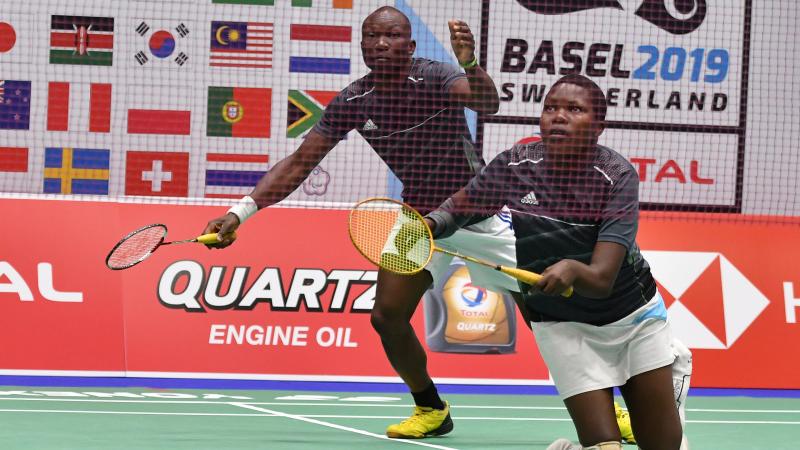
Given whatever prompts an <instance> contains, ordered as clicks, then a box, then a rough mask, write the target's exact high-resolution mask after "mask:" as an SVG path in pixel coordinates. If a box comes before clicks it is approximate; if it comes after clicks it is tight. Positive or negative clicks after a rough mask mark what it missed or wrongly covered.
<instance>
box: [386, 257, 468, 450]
mask: <svg viewBox="0 0 800 450" xmlns="http://www.w3.org/2000/svg"><path fill="white" fill-rule="evenodd" d="M431 281H432V278H431V275H430V273H428V272H427V271H425V270H423V271H422V272H420V273H418V274H416V275H397V274H393V273H391V272H388V271H385V270H379V271H378V283H377V293H376V296H375V305H374V306H373V308H372V316H371V322H372V326H373V328H374V329H375V331H377V332H378V334H379V335H380V338H381V344H382V345H383V349H384V351H385V352H386V356H387V358H389V362H390V363H391V364H392V367H393V368H394V369H395V371H396V372H397V374H398V375H400V378H402V379H403V381H404V382H405V383H406V385H408V387H409V389H410V390H411V395H412V396H413V397H414V402H415V403H416V405H417V406H416V407H415V408H414V413H413V414H412V416H411V417H410V418H408V419H406V420H404V421H403V422H400V423H398V424H394V425H390V426H389V427H388V428H387V429H386V434H387V436H389V437H392V438H422V437H426V436H435V435H441V434H445V433H448V432H450V431H451V430H452V429H453V422H452V420H451V419H450V410H449V406H448V405H447V404H446V403H445V402H443V401H442V399H441V398H440V397H439V394H438V392H437V391H436V386H435V385H434V384H433V381H432V380H431V378H430V376H429V375H428V369H427V362H428V359H427V356H426V355H425V350H424V349H423V347H422V344H421V343H420V342H419V339H417V335H416V333H415V332H414V329H413V328H412V327H411V316H412V315H413V314H414V310H415V309H416V308H417V304H419V301H420V298H421V297H422V294H423V293H424V292H425V290H426V289H427V288H428V286H430V284H431Z"/></svg>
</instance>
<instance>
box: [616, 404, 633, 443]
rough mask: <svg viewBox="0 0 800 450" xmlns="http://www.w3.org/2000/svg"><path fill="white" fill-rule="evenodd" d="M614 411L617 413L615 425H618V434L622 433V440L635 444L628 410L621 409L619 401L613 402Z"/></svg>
mask: <svg viewBox="0 0 800 450" xmlns="http://www.w3.org/2000/svg"><path fill="white" fill-rule="evenodd" d="M614 412H615V413H616V415H617V426H618V427H619V434H621V435H622V442H624V443H626V444H635V443H636V438H634V437H633V428H631V416H629V415H628V411H627V410H624V409H622V407H620V406H619V403H617V402H614Z"/></svg>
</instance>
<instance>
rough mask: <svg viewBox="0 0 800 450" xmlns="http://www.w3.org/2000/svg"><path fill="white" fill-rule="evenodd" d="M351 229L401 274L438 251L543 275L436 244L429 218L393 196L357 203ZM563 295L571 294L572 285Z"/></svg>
mask: <svg viewBox="0 0 800 450" xmlns="http://www.w3.org/2000/svg"><path fill="white" fill-rule="evenodd" d="M349 231H350V240H351V241H353V245H355V247H356V249H357V250H358V251H359V252H360V253H361V254H362V255H364V257H365V258H367V259H368V260H370V261H371V262H372V263H374V264H376V265H377V266H379V267H381V268H383V269H386V270H388V271H390V272H394V273H398V274H403V275H412V274H415V273H419V272H420V271H422V269H424V268H425V265H427V264H428V262H429V261H430V260H431V257H432V256H433V252H435V251H436V252H441V253H445V254H448V255H451V256H457V257H459V258H461V259H463V260H465V261H470V262H473V263H476V264H481V265H484V266H487V267H491V268H493V269H495V270H497V271H500V272H503V273H505V274H506V275H508V276H510V277H513V278H515V279H517V280H519V281H522V282H524V283H527V284H529V285H531V286H535V285H536V284H537V283H538V282H539V281H540V280H541V279H542V276H541V275H539V274H537V273H534V272H530V271H527V270H522V269H517V268H516V267H507V266H502V265H499V264H494V263H491V262H489V261H484V260H482V259H478V258H473V257H471V256H466V255H462V254H460V253H457V252H452V251H450V250H445V249H442V248H439V247H436V246H435V244H434V241H433V234H432V233H431V230H430V227H428V225H427V223H425V218H424V217H422V215H420V213H419V212H417V211H416V210H415V209H413V208H412V207H410V206H408V205H406V204H405V203H402V202H399V201H396V200H393V199H390V198H370V199H366V200H362V201H361V202H359V203H358V204H356V206H355V207H353V210H352V211H350V219H349ZM561 295H562V296H564V297H570V296H571V295H572V287H568V288H567V289H566V290H565V291H564V292H562V293H561Z"/></svg>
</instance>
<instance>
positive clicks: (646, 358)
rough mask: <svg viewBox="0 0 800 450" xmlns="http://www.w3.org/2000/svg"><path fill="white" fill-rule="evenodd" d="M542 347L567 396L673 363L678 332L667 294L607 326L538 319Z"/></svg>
mask: <svg viewBox="0 0 800 450" xmlns="http://www.w3.org/2000/svg"><path fill="white" fill-rule="evenodd" d="M531 324H532V326H533V333H534V334H535V335H536V344H537V345H538V347H539V352H540V353H541V355H542V358H544V361H545V363H547V368H548V369H550V374H551V376H552V377H553V382H554V383H555V385H556V388H557V389H558V394H559V396H560V397H561V399H562V400H563V399H565V398H569V397H572V396H574V395H577V394H581V393H584V392H589V391H596V390H600V389H606V388H610V387H615V386H622V385H624V384H625V383H626V382H627V381H628V380H629V379H630V378H631V377H633V376H634V375H638V374H640V373H644V372H647V371H649V370H653V369H657V368H659V367H664V366H668V365H670V364H672V361H673V360H674V359H675V355H674V354H673V351H672V346H671V342H672V331H671V330H670V327H669V323H668V322H667V310H666V307H665V306H664V300H663V299H662V298H661V295H660V294H658V293H656V295H655V296H654V297H653V298H652V299H651V300H650V301H649V302H648V303H647V304H646V305H644V306H642V307H641V308H639V309H637V310H636V311H634V312H632V313H630V314H629V315H628V316H626V317H624V318H622V319H620V320H618V321H616V322H613V323H610V324H607V325H602V326H595V325H589V324H585V323H579V322H532V323H531Z"/></svg>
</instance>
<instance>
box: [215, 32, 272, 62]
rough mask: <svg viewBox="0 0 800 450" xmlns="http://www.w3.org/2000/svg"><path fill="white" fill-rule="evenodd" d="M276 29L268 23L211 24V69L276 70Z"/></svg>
mask: <svg viewBox="0 0 800 450" xmlns="http://www.w3.org/2000/svg"><path fill="white" fill-rule="evenodd" d="M272 37H273V26H272V24H271V23H267V22H219V21H212V22H211V42H210V44H211V55H210V58H209V65H210V66H211V67H252V68H259V69H270V68H272Z"/></svg>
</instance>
